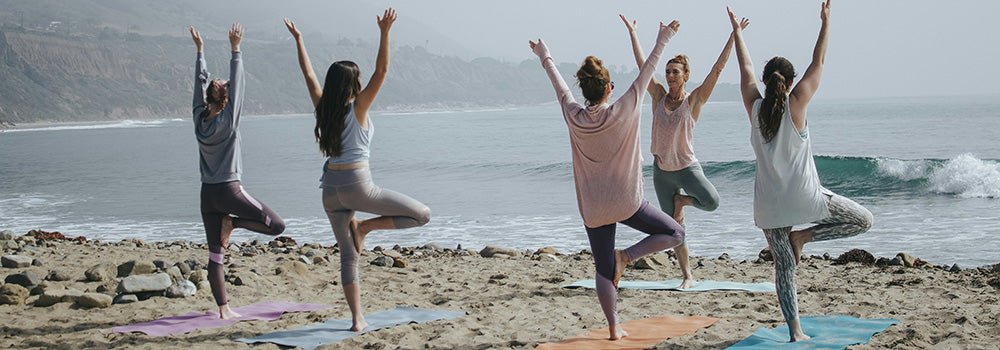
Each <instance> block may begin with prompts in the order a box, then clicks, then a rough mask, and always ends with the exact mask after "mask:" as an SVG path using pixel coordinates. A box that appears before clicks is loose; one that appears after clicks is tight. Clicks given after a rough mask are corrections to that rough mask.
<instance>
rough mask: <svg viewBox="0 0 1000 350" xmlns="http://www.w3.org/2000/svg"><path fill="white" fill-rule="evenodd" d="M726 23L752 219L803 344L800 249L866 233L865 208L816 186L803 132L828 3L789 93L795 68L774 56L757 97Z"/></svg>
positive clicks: (736, 25)
mask: <svg viewBox="0 0 1000 350" xmlns="http://www.w3.org/2000/svg"><path fill="white" fill-rule="evenodd" d="M729 19H730V22H731V23H732V25H733V31H734V33H735V38H736V57H737V58H738V59H739V65H740V90H741V91H742V93H743V104H744V106H745V107H746V109H747V112H748V114H749V116H750V124H751V125H752V128H751V133H750V134H751V135H750V143H751V144H752V146H753V149H754V153H755V154H756V156H757V176H756V182H755V183H754V203H753V204H754V205H753V207H754V221H755V223H756V225H757V227H760V228H761V229H763V230H764V236H765V237H766V238H767V243H768V245H770V247H771V252H772V253H773V254H774V269H775V278H774V279H775V286H776V287H777V292H778V293H777V294H778V304H779V305H780V306H781V313H782V314H784V316H785V322H787V323H788V333H789V337H790V339H791V341H799V340H806V339H809V338H810V337H809V336H808V335H807V334H806V333H805V332H803V331H802V327H801V325H800V324H799V310H798V299H797V298H796V295H795V265H796V264H798V261H799V256H800V255H801V254H802V246H803V245H804V244H806V243H807V242H811V241H825V240H831V239H837V238H844V237H851V236H854V235H857V234H860V233H862V232H865V231H868V229H869V228H870V227H871V225H872V214H871V212H869V211H868V209H865V207H862V206H861V205H859V204H858V203H856V202H854V201H852V200H850V199H848V198H845V197H843V196H840V195H837V194H836V193H833V192H831V191H830V190H828V189H826V188H823V186H822V185H821V184H820V181H819V175H818V174H817V172H816V165H815V163H813V155H812V146H811V143H810V138H809V131H808V129H807V128H806V105H807V104H808V103H809V100H810V99H811V98H812V97H813V95H814V94H815V93H816V88H817V87H818V86H819V81H820V75H821V74H822V72H823V60H824V57H825V56H826V47H827V31H828V28H829V22H830V21H829V19H830V1H829V0H827V2H825V3H823V4H822V8H821V10H820V19H821V20H822V26H821V27H820V32H819V38H818V39H817V40H816V47H815V48H814V50H813V57H812V63H811V64H809V67H808V68H806V72H805V73H804V74H803V75H802V79H801V80H799V83H798V84H797V85H795V88H793V89H791V91H789V89H788V88H789V87H790V86H791V85H792V82H793V79H794V78H795V70H794V68H793V67H792V64H791V63H790V62H788V60H786V59H785V58H783V57H774V58H772V59H771V60H770V61H768V62H767V65H765V66H764V78H763V81H764V83H765V84H767V88H766V90H765V94H764V96H763V97H761V95H760V92H759V91H758V90H757V83H756V81H755V77H754V74H753V70H754V68H753V63H752V62H751V60H750V51H749V50H748V49H747V46H746V44H745V43H744V42H743V34H742V32H741V28H740V27H741V22H742V23H745V22H746V19H745V18H744V19H743V20H742V21H737V20H736V15H734V14H733V11H732V10H729ZM805 223H814V224H815V225H814V226H812V227H809V228H806V229H802V230H797V231H792V226H793V225H798V224H805Z"/></svg>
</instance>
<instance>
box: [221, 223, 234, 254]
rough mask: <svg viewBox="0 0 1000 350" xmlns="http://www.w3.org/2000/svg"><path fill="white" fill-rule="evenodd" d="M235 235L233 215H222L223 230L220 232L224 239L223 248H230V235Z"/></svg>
mask: <svg viewBox="0 0 1000 350" xmlns="http://www.w3.org/2000/svg"><path fill="white" fill-rule="evenodd" d="M232 235H233V217H231V216H229V215H223V216H222V232H220V233H219V237H220V238H221V240H222V249H224V250H225V249H229V236H232Z"/></svg>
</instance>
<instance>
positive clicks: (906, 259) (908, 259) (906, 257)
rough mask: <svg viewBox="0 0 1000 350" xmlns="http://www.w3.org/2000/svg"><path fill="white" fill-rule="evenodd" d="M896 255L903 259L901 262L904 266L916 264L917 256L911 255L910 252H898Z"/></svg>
mask: <svg viewBox="0 0 1000 350" xmlns="http://www.w3.org/2000/svg"><path fill="white" fill-rule="evenodd" d="M896 257H897V258H900V260H902V261H903V264H904V265H906V267H914V266H916V265H917V258H915V257H913V256H912V255H910V254H906V253H899V254H896Z"/></svg>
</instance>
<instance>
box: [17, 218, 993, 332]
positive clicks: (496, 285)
mask: <svg viewBox="0 0 1000 350" xmlns="http://www.w3.org/2000/svg"><path fill="white" fill-rule="evenodd" d="M40 234H46V233H44V232H36V233H35V236H14V238H13V239H12V240H6V241H3V238H2V237H0V243H2V248H3V253H2V255H4V256H7V255H10V254H17V255H24V256H30V257H32V258H33V259H37V260H39V263H40V265H41V266H27V267H20V268H3V269H0V271H3V273H4V274H5V275H12V274H17V273H20V272H22V271H34V273H35V274H37V275H41V276H46V275H49V274H50V272H53V271H59V272H62V273H64V274H66V275H68V276H69V277H70V278H69V279H68V280H65V281H46V282H45V283H46V284H48V286H47V287H46V288H51V289H58V288H67V289H73V290H80V291H90V292H93V291H96V290H98V289H99V288H98V287H99V286H100V285H102V283H101V282H87V281H86V278H85V277H84V271H85V270H87V269H89V268H91V267H92V266H94V265H98V264H100V263H102V262H110V263H114V264H122V263H126V262H128V261H132V260H135V261H137V262H147V263H148V262H152V261H153V260H161V261H162V260H167V261H185V260H191V259H194V260H197V261H200V262H206V261H207V254H206V250H207V249H205V248H204V245H203V244H200V243H192V242H187V241H174V242H149V243H146V242H142V241H139V240H134V239H133V240H123V241H119V242H108V241H104V242H102V241H98V240H90V241H87V240H84V239H76V240H66V239H60V237H57V236H55V234H54V233H48V234H50V236H48V237H46V236H39V235H40ZM47 238H51V240H49V239H47ZM63 238H65V237H63ZM10 241H14V242H17V245H18V247H17V248H14V249H11V248H12V246H11V245H10V244H9V242H10ZM278 242H281V243H278ZM380 248H381V249H380V250H381V251H379V250H376V249H379V248H375V249H373V250H366V251H365V252H364V253H363V255H362V257H361V260H360V262H359V267H360V273H361V274H360V276H361V280H362V282H361V283H362V284H361V286H362V300H363V304H364V305H365V310H366V313H374V312H378V311H382V310H386V309H391V308H394V307H396V306H413V307H420V308H426V309H436V310H451V311H466V312H467V315H465V316H461V317H458V318H455V319H450V320H440V321H434V322H430V323H420V324H410V325H401V326H396V327H393V328H388V329H382V330H378V331H374V332H370V333H366V334H363V335H360V336H356V337H353V338H350V339H347V340H345V341H343V342H340V343H336V344H332V345H328V346H322V347H320V349H349V348H365V347H367V348H423V347H425V346H431V347H432V348H437V347H440V348H451V347H458V348H469V349H479V348H499V347H503V348H517V349H522V348H523V349H528V348H533V347H534V346H536V345H538V344H540V343H543V342H553V341H554V342H558V341H562V340H565V339H568V338H570V337H572V336H575V335H578V334H581V333H584V332H586V331H587V330H590V329H598V328H603V327H605V326H606V324H605V320H604V316H603V314H602V313H601V311H600V308H599V307H598V305H597V298H596V294H595V293H594V292H593V290H587V289H564V288H560V286H561V285H565V284H569V283H572V282H575V281H577V280H581V279H592V278H593V273H594V272H593V262H592V258H591V256H590V254H588V253H586V252H582V253H573V254H562V253H559V252H552V251H548V250H544V249H541V250H540V251H535V252H531V251H527V252H525V251H513V250H501V251H502V252H505V253H500V254H496V255H492V257H486V256H484V254H480V253H483V252H474V251H468V250H465V249H462V250H459V249H441V248H437V247H435V246H433V245H426V246H423V247H391V248H386V247H380ZM484 251H485V250H484ZM307 255H310V257H309V258H310V259H309V261H310V262H312V263H309V264H307V263H305V262H304V261H305V260H301V259H302V257H306V256H307ZM487 255H488V254H487ZM380 259H381V260H386V259H389V260H393V261H395V260H401V261H404V263H400V264H397V265H402V266H404V267H392V264H390V265H388V266H376V265H373V264H372V262H374V261H376V260H380ZM657 260H658V261H660V262H666V263H665V264H664V265H660V266H659V267H657V268H655V269H639V268H636V266H635V265H638V264H633V265H630V267H629V268H628V269H627V270H626V272H625V276H624V279H625V280H651V281H653V280H666V279H677V278H678V276H679V271H678V269H677V267H676V260H675V259H672V258H670V257H669V256H668V255H667V254H663V253H660V254H658V258H657ZM691 263H692V267H694V273H695V278H696V279H698V280H709V279H713V280H732V281H738V282H747V283H754V282H768V281H772V282H773V279H774V267H773V264H772V263H770V262H767V261H763V260H761V259H755V260H732V259H728V258H727V257H725V256H722V257H718V258H706V257H692V259H691ZM226 265H227V270H228V272H227V275H228V276H227V280H228V281H229V282H228V283H227V292H228V295H229V299H230V302H231V303H232V304H233V306H234V307H240V306H246V305H250V304H254V303H258V302H263V301H291V302H299V303H317V304H327V305H336V306H337V307H336V308H333V309H327V310H320V311H314V312H303V313H289V314H285V315H283V316H282V317H281V318H280V319H279V320H276V321H272V322H266V321H251V322H239V323H236V324H233V325H230V326H227V327H223V328H214V329H200V330H196V331H194V332H191V333H186V334H178V335H173V336H167V337H153V336H147V335H144V334H141V333H130V334H120V333H115V334H107V335H105V334H102V333H101V332H99V330H100V329H106V328H111V327H115V326H123V325H127V324H132V323H137V322H145V321H150V320H154V319H158V318H162V317H169V316H178V315H181V314H184V313H186V312H189V311H210V310H213V309H214V308H215V303H214V301H213V299H212V296H211V293H209V292H208V291H207V290H204V289H202V290H199V291H198V292H197V293H196V294H195V295H193V296H189V297H186V298H176V299H173V298H166V297H159V296H156V297H152V298H150V299H149V300H146V301H139V302H134V303H131V304H113V305H110V306H109V307H107V308H85V307H81V306H75V305H72V304H71V303H65V302H64V303H57V304H55V305H51V306H35V305H33V304H34V303H36V302H38V299H39V296H37V295H33V296H29V297H27V299H26V300H25V301H26V302H27V303H21V304H17V305H0V312H2V313H3V314H5V315H7V316H8V317H9V319H10V320H13V322H12V323H8V325H7V326H6V327H2V328H0V334H2V336H0V347H10V348H78V347H88V348H89V347H102V348H149V349H153V348H164V347H168V348H177V347H188V348H193V349H203V348H204V349H209V348H219V347H226V348H234V349H235V348H240V349H244V348H245V349H249V348H253V349H261V347H262V346H263V347H264V348H266V349H277V348H278V347H277V346H275V345H273V344H264V345H253V346H251V345H248V344H244V343H239V342H234V341H233V339H236V338H240V337H253V336H256V335H261V334H265V333H270V332H273V331H278V330H289V329H297V328H301V327H304V326H307V325H312V324H316V323H320V322H323V321H325V320H326V319H330V318H348V317H349V316H350V312H349V310H348V309H347V307H346V305H345V302H344V300H343V292H342V290H341V286H340V285H339V279H340V278H339V250H338V249H337V248H336V247H332V246H323V245H319V244H311V243H307V244H300V243H295V242H294V241H292V240H290V239H287V238H279V239H277V240H275V241H271V242H264V241H256V243H255V242H253V241H251V242H242V243H239V244H236V245H235V246H234V247H231V248H230V250H229V251H228V263H227V264H226ZM119 280H120V278H119ZM797 280H798V292H799V300H800V310H801V311H800V312H801V313H802V315H817V314H845V315H849V316H853V317H859V318H897V319H900V320H901V322H900V323H899V324H897V325H894V326H892V327H890V328H889V329H888V330H887V331H886V332H884V333H879V334H876V335H875V336H874V337H873V338H872V340H871V341H870V342H869V343H868V344H865V345H856V346H852V347H850V348H851V349H876V348H930V347H949V346H950V347H984V348H986V347H991V346H995V344H996V343H997V341H1000V327H998V320H997V318H996V315H998V314H1000V306H998V302H997V301H998V300H997V296H996V295H997V291H998V289H1000V264H997V265H994V267H993V268H992V269H967V270H961V271H957V272H949V271H945V270H942V269H939V268H931V267H904V266H882V267H877V266H867V265H863V264H860V263H858V262H849V263H846V264H843V265H836V264H834V261H833V257H829V258H824V257H819V258H816V257H808V258H806V259H804V260H803V261H802V264H801V265H800V266H799V268H798V269H797ZM237 281H238V282H237ZM104 284H108V282H105V283H104ZM619 314H620V318H621V319H622V320H623V322H627V321H630V320H637V319H642V318H649V317H658V316H664V315H697V316H709V317H722V318H725V320H723V321H720V322H718V323H716V324H715V325H713V326H711V327H708V328H704V329H701V330H698V331H697V332H695V333H694V334H691V335H687V336H683V337H679V338H673V339H668V340H666V341H663V342H660V343H659V344H658V345H657V347H656V348H657V349H667V348H670V349H673V348H706V349H717V348H725V347H727V346H730V345H732V344H735V343H736V342H738V341H739V340H741V339H743V338H745V337H747V336H749V335H750V334H752V333H753V332H754V331H756V330H757V329H758V328H760V327H768V328H774V327H776V326H779V325H781V324H783V323H784V322H783V318H782V316H781V311H780V308H779V307H778V305H777V298H776V297H775V295H774V293H759V292H736V291H715V292H701V293H693V292H692V293H685V292H669V291H638V290H621V291H619Z"/></svg>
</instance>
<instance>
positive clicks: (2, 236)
mask: <svg viewBox="0 0 1000 350" xmlns="http://www.w3.org/2000/svg"><path fill="white" fill-rule="evenodd" d="M13 239H14V231H11V230H3V231H0V241H9V240H13Z"/></svg>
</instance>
